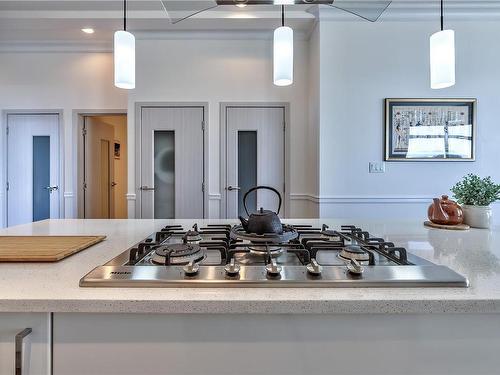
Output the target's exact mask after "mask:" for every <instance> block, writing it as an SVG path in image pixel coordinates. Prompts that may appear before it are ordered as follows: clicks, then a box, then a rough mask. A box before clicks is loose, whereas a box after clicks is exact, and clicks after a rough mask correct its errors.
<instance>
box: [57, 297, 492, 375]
mask: <svg viewBox="0 0 500 375" xmlns="http://www.w3.org/2000/svg"><path fill="white" fill-rule="evenodd" d="M200 293H201V291H200ZM499 332H500V315H485V314H484V315H473V314H470V315H459V314H426V315H411V314H401V315H394V314H385V315H382V314H381V315H365V314H352V315H265V314H261V315H252V314H246V315H245V314H239V315H236V314H234V315H224V314H222V315H210V314H197V315H189V314H185V315H158V314H156V315H155V314H135V315H132V314H55V317H54V374H55V375H68V374H72V375H115V374H116V375H126V374H134V375H136V374H141V375H147V374H151V375H157V374H158V375H159V374H167V375H188V374H189V375H194V374H199V375H215V374H217V375H236V374H237V375H246V374H262V375H281V374H283V375H285V374H286V375H298V374H300V375H312V374H314V375H322V374H325V375H327V374H328V375H335V374H342V375H346V374H349V375H358V374H359V375H361V374H363V375H367V374H370V375H378V374H384V375H401V374H406V375H416V374H418V375H424V374H425V375H440V374H443V375H444V374H469V375H477V374H482V375H485V374H492V375H493V374H498V369H499V368H500V355H499V353H500V334H499Z"/></svg>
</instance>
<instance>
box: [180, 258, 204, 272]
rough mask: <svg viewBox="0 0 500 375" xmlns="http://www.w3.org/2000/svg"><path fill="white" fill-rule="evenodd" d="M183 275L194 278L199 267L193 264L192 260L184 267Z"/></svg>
mask: <svg viewBox="0 0 500 375" xmlns="http://www.w3.org/2000/svg"><path fill="white" fill-rule="evenodd" d="M183 269H184V274H185V275H186V276H195V275H197V274H198V272H199V271H200V266H199V265H198V263H195V262H194V261H193V260H192V261H190V262H189V263H188V264H186V265H185V266H184V267H183Z"/></svg>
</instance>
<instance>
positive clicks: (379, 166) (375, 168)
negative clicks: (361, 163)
mask: <svg viewBox="0 0 500 375" xmlns="http://www.w3.org/2000/svg"><path fill="white" fill-rule="evenodd" d="M368 168H369V171H370V173H385V163H384V162H383V161H380V162H377V161H371V162H370V163H368Z"/></svg>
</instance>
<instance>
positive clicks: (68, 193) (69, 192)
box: [64, 191, 75, 199]
mask: <svg viewBox="0 0 500 375" xmlns="http://www.w3.org/2000/svg"><path fill="white" fill-rule="evenodd" d="M74 197H75V193H73V192H71V191H65V192H64V198H65V199H66V198H67V199H72V198H74Z"/></svg>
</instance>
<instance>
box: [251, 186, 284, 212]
mask: <svg viewBox="0 0 500 375" xmlns="http://www.w3.org/2000/svg"><path fill="white" fill-rule="evenodd" d="M261 189H267V190H271V191H273V192H275V193H276V195H277V196H278V199H279V204H278V212H276V214H277V215H279V213H280V210H281V203H282V199H281V194H280V192H279V191H278V190H276V189H275V188H273V187H270V186H255V187H253V188H251V189H250V190H248V191H247V192H246V193H245V195H244V196H243V206H244V207H245V211H246V213H247V215H248V216H250V213H249V212H248V208H247V197H248V194H250V193H251V192H253V191H255V190H261Z"/></svg>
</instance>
